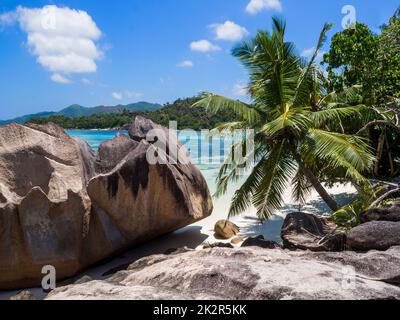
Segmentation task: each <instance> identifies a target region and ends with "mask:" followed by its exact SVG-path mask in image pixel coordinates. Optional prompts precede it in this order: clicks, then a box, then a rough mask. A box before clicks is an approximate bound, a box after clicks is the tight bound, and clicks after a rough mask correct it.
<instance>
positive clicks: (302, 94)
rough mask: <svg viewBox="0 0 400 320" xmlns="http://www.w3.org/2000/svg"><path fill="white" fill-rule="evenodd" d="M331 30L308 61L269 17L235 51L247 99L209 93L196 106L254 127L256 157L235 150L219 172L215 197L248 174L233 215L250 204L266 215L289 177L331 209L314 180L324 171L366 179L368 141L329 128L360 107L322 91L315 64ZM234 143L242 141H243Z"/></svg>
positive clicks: (301, 198) (302, 195) (236, 125)
mask: <svg viewBox="0 0 400 320" xmlns="http://www.w3.org/2000/svg"><path fill="white" fill-rule="evenodd" d="M330 28H331V26H330V25H325V26H324V28H323V30H322V32H321V35H320V38H319V41H318V44H317V47H316V50H315V52H314V54H313V57H312V58H311V60H310V61H309V62H308V63H306V61H305V60H304V59H302V58H300V57H299V56H298V54H296V52H295V47H294V45H293V44H292V43H290V42H285V29H286V24H285V23H284V22H282V21H280V20H278V19H273V30H272V32H271V33H269V32H264V31H259V32H258V33H257V35H256V37H255V38H253V39H252V40H250V41H245V42H243V43H241V44H240V45H238V46H237V47H235V48H234V49H233V51H232V54H233V55H234V56H235V57H237V58H238V59H239V60H240V61H241V62H242V63H243V65H244V66H245V67H246V68H247V70H248V71H249V75H250V81H249V86H248V93H249V96H250V98H251V104H247V103H243V102H240V101H237V100H232V99H228V98H226V97H222V96H218V95H214V94H209V93H208V94H204V96H203V98H202V99H201V100H200V101H199V102H197V103H196V104H195V106H203V107H206V108H207V109H208V110H210V111H212V112H218V111H220V110H223V109H230V110H233V112H235V113H236V114H237V116H238V118H239V120H238V121H236V122H233V123H225V124H223V125H221V126H220V127H219V128H218V129H223V130H234V129H245V128H251V129H254V130H255V138H254V140H255V141H254V144H255V151H254V157H253V155H251V156H252V157H251V158H254V162H253V163H251V165H244V164H242V162H241V163H237V162H235V161H230V160H232V159H233V154H232V155H231V156H232V158H231V157H230V159H227V161H226V162H225V163H224V164H223V165H222V167H221V169H220V172H219V175H218V177H217V186H218V187H217V192H216V196H220V195H222V194H224V193H226V191H227V187H228V184H229V183H230V182H235V181H238V180H239V177H241V176H242V175H243V173H245V172H246V173H249V174H248V177H247V179H246V181H245V182H244V183H243V184H242V186H241V187H240V188H239V189H238V190H237V191H236V193H235V195H234V197H233V200H232V203H231V207H230V211H229V216H230V217H231V216H234V215H238V214H240V213H242V212H243V211H245V210H246V209H247V208H248V207H250V206H251V205H253V206H255V208H256V209H257V214H258V217H259V218H260V220H261V221H264V220H266V219H268V218H269V217H271V215H272V214H273V213H274V212H275V211H276V210H279V209H280V208H281V207H282V205H283V192H284V190H285V189H286V187H287V186H288V184H289V182H291V183H292V185H293V196H294V199H295V200H297V201H298V202H301V203H304V202H305V199H306V196H307V194H308V193H309V192H310V191H311V189H312V188H314V189H315V190H316V191H317V192H318V193H319V194H320V196H321V197H322V198H323V200H324V201H325V202H326V203H327V205H328V206H329V208H330V209H332V210H333V211H337V210H338V209H339V206H338V204H337V203H336V201H335V200H334V199H333V198H332V197H331V196H330V195H329V193H328V192H327V191H326V189H325V188H324V186H323V185H322V183H321V181H320V179H319V178H318V176H320V174H319V172H321V170H331V171H335V172H336V171H337V172H338V173H340V174H342V175H343V178H345V179H347V180H350V181H352V182H354V183H355V184H358V185H361V184H364V183H366V180H365V179H364V177H363V176H362V174H361V173H362V172H363V171H365V170H368V169H369V168H370V167H371V165H372V162H373V156H372V155H371V153H370V150H369V147H368V145H367V143H366V141H365V140H364V139H363V138H361V137H358V136H353V135H347V134H344V133H337V132H332V131H331V130H330V127H337V125H338V123H339V124H340V123H341V120H342V119H344V118H345V117H350V116H354V115H357V114H358V112H359V107H357V106H356V107H352V106H348V105H344V104H338V103H334V98H335V96H337V95H336V94H335V93H331V94H326V92H325V91H324V86H323V79H324V77H323V75H322V72H321V71H320V70H319V68H318V67H317V66H316V65H315V64H314V61H315V59H316V57H317V54H318V52H319V50H320V49H321V47H322V45H323V42H324V40H325V34H326V32H327V31H328V30H329V29H330ZM239 144H243V146H244V145H245V144H246V141H245V139H243V141H240V142H239V143H238V145H239ZM238 145H236V146H238ZM236 146H233V148H234V147H236ZM233 152H234V151H233V150H232V153H233Z"/></svg>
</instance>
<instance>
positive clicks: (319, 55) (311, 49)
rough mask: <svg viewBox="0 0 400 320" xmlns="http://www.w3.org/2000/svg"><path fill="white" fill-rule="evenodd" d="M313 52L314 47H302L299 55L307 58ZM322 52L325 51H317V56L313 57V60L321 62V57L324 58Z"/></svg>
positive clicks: (310, 56) (309, 57)
mask: <svg viewBox="0 0 400 320" xmlns="http://www.w3.org/2000/svg"><path fill="white" fill-rule="evenodd" d="M314 52H315V47H312V48H308V49H304V50H303V51H302V52H301V56H302V57H304V58H307V59H311V58H312V56H313V54H314ZM324 54H325V52H323V51H318V54H317V57H316V58H315V62H317V63H319V62H321V61H322V59H323V58H324Z"/></svg>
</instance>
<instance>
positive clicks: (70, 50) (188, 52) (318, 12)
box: [0, 0, 400, 120]
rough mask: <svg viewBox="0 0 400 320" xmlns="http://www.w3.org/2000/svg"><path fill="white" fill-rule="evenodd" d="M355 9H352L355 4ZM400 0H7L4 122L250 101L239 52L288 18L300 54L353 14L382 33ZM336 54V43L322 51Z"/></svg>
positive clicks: (2, 44) (1, 20) (0, 97)
mask: <svg viewBox="0 0 400 320" xmlns="http://www.w3.org/2000/svg"><path fill="white" fill-rule="evenodd" d="M349 5H350V6H351V7H349ZM399 5H400V3H399V1H398V0H380V1H377V0H345V1H342V0H329V1H322V0H303V1H299V0H113V1H110V0H102V1H95V0H63V1H43V0H36V1H22V0H20V1H14V0H0V119H2V120H5V119H10V118H14V117H17V116H21V115H25V114H31V113H36V112H41V111H59V110H61V109H63V108H65V107H66V106H69V105H71V104H80V105H83V106H87V107H93V106H97V105H117V104H128V103H132V102H136V101H148V102H155V103H167V102H173V101H174V100H175V99H177V98H184V97H191V96H194V95H196V94H198V93H200V92H202V91H208V92H214V93H218V94H222V95H225V96H229V97H232V98H236V99H246V97H245V95H246V92H245V90H244V87H245V85H246V82H247V73H246V70H245V69H244V68H243V67H242V66H241V65H240V63H239V62H238V61H237V60H236V59H235V58H234V57H232V56H231V49H232V47H233V46H234V45H235V44H236V43H238V42H240V41H242V40H244V39H246V38H249V37H251V36H252V35H254V34H255V33H256V31H257V30H259V29H263V30H269V29H271V22H272V21H271V18H272V17H273V16H278V17H281V18H284V19H285V20H286V22H287V39H288V40H289V41H293V42H294V43H295V44H296V47H297V50H298V52H299V54H300V55H303V56H308V55H310V53H311V52H312V48H313V47H314V46H315V44H316V41H317V39H318V35H319V33H320V31H321V29H322V27H323V25H324V23H325V22H329V23H334V28H333V29H332V30H331V31H330V33H329V36H332V35H333V34H334V33H335V32H338V31H341V30H343V26H342V25H343V21H347V19H348V18H351V19H352V18H353V17H354V18H355V19H356V20H357V21H359V22H363V23H366V24H368V25H369V26H370V28H371V29H372V30H374V31H376V32H378V30H379V26H380V25H382V24H383V23H384V22H386V21H387V20H388V19H389V17H391V16H392V15H393V13H394V12H395V9H396V8H397V7H398V6H399ZM328 49H329V41H328V42H327V44H326V45H325V47H324V48H323V51H324V50H325V51H327V50H328Z"/></svg>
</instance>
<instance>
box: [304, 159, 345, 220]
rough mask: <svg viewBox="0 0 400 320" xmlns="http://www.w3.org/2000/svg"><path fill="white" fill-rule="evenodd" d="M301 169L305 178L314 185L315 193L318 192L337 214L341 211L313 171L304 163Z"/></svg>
mask: <svg viewBox="0 0 400 320" xmlns="http://www.w3.org/2000/svg"><path fill="white" fill-rule="evenodd" d="M300 168H301V170H303V172H304V174H305V176H306V177H307V179H308V181H310V183H311V184H312V186H313V187H314V189H315V191H317V192H318V194H319V195H320V197H321V198H322V200H324V201H325V203H326V204H327V205H328V207H329V208H330V209H331V210H332V211H333V212H336V211H338V210H339V205H338V204H337V202H336V201H335V200H334V199H333V198H332V196H331V195H330V194H329V193H328V192H327V191H326V190H325V188H324V186H323V185H322V184H321V183H320V182H319V180H318V178H317V177H316V176H315V175H314V173H313V172H312V170H311V169H310V168H309V167H308V166H307V165H306V164H304V163H303V162H301V163H300Z"/></svg>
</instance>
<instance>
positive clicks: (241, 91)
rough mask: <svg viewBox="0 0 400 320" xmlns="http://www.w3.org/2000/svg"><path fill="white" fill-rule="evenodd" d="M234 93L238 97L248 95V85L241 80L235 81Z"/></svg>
mask: <svg viewBox="0 0 400 320" xmlns="http://www.w3.org/2000/svg"><path fill="white" fill-rule="evenodd" d="M232 93H233V94H234V95H235V96H237V97H247V96H248V92H247V86H246V84H244V83H243V82H241V81H238V82H236V83H235V85H234V86H233V89H232Z"/></svg>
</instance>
